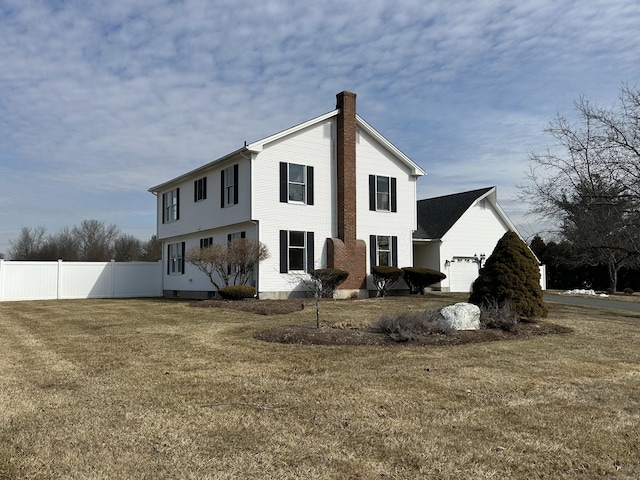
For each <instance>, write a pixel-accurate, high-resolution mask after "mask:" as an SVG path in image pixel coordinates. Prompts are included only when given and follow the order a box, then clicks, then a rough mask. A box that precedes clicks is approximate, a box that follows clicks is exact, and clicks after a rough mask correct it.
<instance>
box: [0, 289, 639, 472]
mask: <svg viewBox="0 0 640 480" xmlns="http://www.w3.org/2000/svg"><path fill="white" fill-rule="evenodd" d="M456 300H458V299H456V298H454V297H448V296H446V295H443V296H442V297H440V298H435V299H433V298H431V299H424V298H386V299H371V300H366V301H341V302H323V303H322V315H323V316H322V320H323V321H324V322H327V323H330V322H368V321H374V320H375V319H376V318H377V317H378V316H379V315H380V314H381V313H382V312H384V311H399V310H401V309H406V308H435V307H437V306H441V305H442V304H447V303H454V302H455V301H456ZM549 320H550V321H553V322H556V323H558V324H561V325H564V326H568V327H571V328H573V329H574V333H572V334H568V335H549V336H545V337H538V338H534V339H530V340H526V341H519V340H517V341H503V342H494V343H483V344H472V345H463V346H457V347H428V348H427V347H412V346H409V345H399V346H390V347H327V346H324V347H323V346H300V345H282V344H271V343H265V342H261V341H258V340H256V339H254V335H256V334H257V333H258V332H260V331H262V330H264V329H266V328H270V327H273V326H276V325H281V324H288V323H301V322H308V323H314V322H315V312H314V311H313V309H312V308H308V309H305V310H303V311H300V312H295V313H292V314H287V315H282V316H270V317H265V316H258V315H253V314H248V313H242V312H236V311H233V310H222V309H214V308H211V309H202V308H191V307H189V306H188V304H186V303H182V302H171V301H163V300H108V301H107V300H86V301H85V300H81V301H52V302H6V303H0V479H3V480H4V479H52V478H73V479H75V478H79V479H129V478H136V479H177V478H180V479H253V478H255V479H261V478H265V479H272V478H273V479H294V478H295V479H314V478H336V479H342V478H345V479H411V478H442V479H449V478H462V479H465V478H468V479H482V478H492V479H496V478H551V479H561V478H600V477H607V478H625V479H626V478H629V479H631V478H633V479H637V478H640V458H639V456H640V455H639V452H640V348H639V345H640V316H638V315H636V314H629V313H624V312H615V311H612V310H605V309H602V310H599V309H585V308H581V307H568V306H561V305H555V304H551V305H550V316H549Z"/></svg>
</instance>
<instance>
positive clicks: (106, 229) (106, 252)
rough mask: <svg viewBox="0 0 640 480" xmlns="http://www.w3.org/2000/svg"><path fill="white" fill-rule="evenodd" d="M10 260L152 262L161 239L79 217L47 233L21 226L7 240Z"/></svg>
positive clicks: (39, 229)
mask: <svg viewBox="0 0 640 480" xmlns="http://www.w3.org/2000/svg"><path fill="white" fill-rule="evenodd" d="M9 244H10V245H11V247H10V248H9V258H10V259H11V260H65V261H84V262H108V261H111V260H115V261H117V262H133V261H144V262H155V261H158V260H160V259H162V242H160V241H159V240H158V239H157V238H156V236H155V235H153V236H152V237H151V238H150V239H149V240H147V241H142V240H139V239H137V238H135V237H134V236H133V235H129V234H127V233H122V232H121V231H120V230H119V229H118V228H117V227H116V226H115V225H105V224H104V223H103V222H100V221H98V220H83V221H82V222H81V223H80V224H79V225H76V226H74V227H73V228H69V227H64V228H63V229H62V230H60V231H59V232H58V233H55V234H49V235H47V233H46V229H45V227H42V226H39V227H35V228H29V227H22V229H21V230H20V235H19V236H18V238H17V239H16V240H12V241H10V242H9Z"/></svg>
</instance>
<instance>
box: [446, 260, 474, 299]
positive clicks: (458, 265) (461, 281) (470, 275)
mask: <svg viewBox="0 0 640 480" xmlns="http://www.w3.org/2000/svg"><path fill="white" fill-rule="evenodd" d="M478 271H479V269H478V263H477V262H475V261H474V260H473V259H470V258H454V259H453V260H452V261H451V263H449V273H448V276H449V291H451V292H470V291H471V285H472V284H473V282H474V280H475V279H476V278H478Z"/></svg>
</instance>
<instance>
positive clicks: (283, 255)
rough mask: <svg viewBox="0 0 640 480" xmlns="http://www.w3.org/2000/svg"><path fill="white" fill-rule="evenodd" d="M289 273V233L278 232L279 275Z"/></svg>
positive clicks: (284, 231)
mask: <svg viewBox="0 0 640 480" xmlns="http://www.w3.org/2000/svg"><path fill="white" fill-rule="evenodd" d="M288 271H289V232H288V231H286V230H280V273H287V272H288Z"/></svg>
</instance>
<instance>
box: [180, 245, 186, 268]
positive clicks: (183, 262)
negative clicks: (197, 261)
mask: <svg viewBox="0 0 640 480" xmlns="http://www.w3.org/2000/svg"><path fill="white" fill-rule="evenodd" d="M180 248H181V249H182V271H181V272H180V273H182V274H183V275H184V264H185V263H187V262H186V261H185V258H184V254H185V242H182V245H181V247H180Z"/></svg>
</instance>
